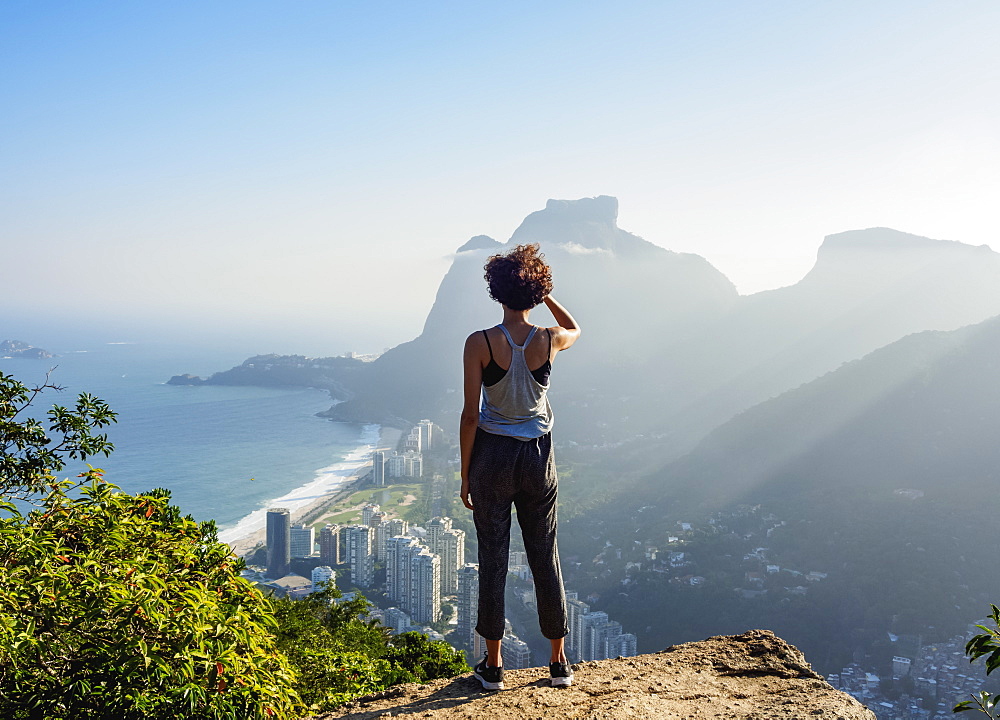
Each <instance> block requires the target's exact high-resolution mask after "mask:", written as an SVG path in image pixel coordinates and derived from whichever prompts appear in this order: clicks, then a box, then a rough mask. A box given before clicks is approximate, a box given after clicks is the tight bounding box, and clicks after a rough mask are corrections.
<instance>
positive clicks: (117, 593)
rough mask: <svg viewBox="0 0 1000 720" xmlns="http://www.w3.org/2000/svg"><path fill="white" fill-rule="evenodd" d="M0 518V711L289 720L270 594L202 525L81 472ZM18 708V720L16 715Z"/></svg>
mask: <svg viewBox="0 0 1000 720" xmlns="http://www.w3.org/2000/svg"><path fill="white" fill-rule="evenodd" d="M72 485H73V483H70V482H68V481H63V482H60V483H56V484H55V485H54V486H53V488H52V490H51V491H50V492H49V494H48V495H47V496H46V497H45V498H44V499H43V500H42V501H41V507H40V508H39V509H36V510H33V511H31V512H30V513H28V514H27V515H22V514H20V513H19V512H18V511H17V510H16V509H15V507H14V505H13V504H10V503H4V504H3V506H2V507H3V510H4V511H6V513H8V515H9V517H6V518H3V519H2V521H0V571H2V572H0V698H2V700H0V709H2V710H3V712H2V714H3V715H4V716H5V717H29V718H34V717H44V718H67V719H68V718H74V719H76V718H98V717H102V718H103V717H116V718H123V719H129V718H181V717H184V718H212V719H215V718H219V719H222V718H233V719H235V718H267V717H289V716H292V715H293V713H294V711H295V710H296V708H297V707H298V705H299V703H298V700H297V697H296V695H295V692H294V690H293V688H292V682H293V674H292V672H291V670H290V668H289V667H288V664H287V661H286V660H285V658H284V657H283V656H282V655H281V654H280V653H279V652H278V651H277V649H276V647H275V640H274V635H273V630H274V627H275V624H274V619H273V616H272V614H271V612H270V605H269V602H268V600H267V599H266V598H265V597H264V596H263V595H262V594H261V593H260V592H259V591H258V590H257V589H256V588H255V587H254V586H253V585H252V584H251V583H250V582H248V581H246V580H244V579H243V578H242V577H240V570H241V569H242V561H240V560H239V559H237V558H236V557H234V556H233V555H232V553H231V551H230V549H229V547H228V546H227V545H225V544H223V543H220V542H218V541H217V539H216V533H215V526H214V524H213V523H210V522H209V523H197V522H195V521H194V520H193V519H191V518H190V517H182V516H181V515H180V512H179V511H178V509H177V508H176V507H175V506H172V505H170V504H169V499H170V496H169V493H167V492H166V491H165V490H156V491H152V492H150V493H146V494H140V495H130V494H128V493H124V492H121V491H120V490H119V489H118V488H116V487H115V486H114V485H111V484H109V483H107V482H105V481H104V479H103V478H102V476H101V473H100V471H98V470H91V471H89V472H88V473H85V484H84V485H82V486H81V487H80V493H79V497H70V496H68V495H67V493H66V490H67V489H68V488H69V487H71V486H72ZM19 713H20V714H19Z"/></svg>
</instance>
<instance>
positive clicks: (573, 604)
mask: <svg viewBox="0 0 1000 720" xmlns="http://www.w3.org/2000/svg"><path fill="white" fill-rule="evenodd" d="M589 612H590V605H588V604H587V603H585V602H584V601H583V600H580V599H578V598H577V594H576V593H575V592H567V593H566V614H567V620H568V624H569V635H567V636H566V654H567V655H568V656H569V659H570V661H571V662H579V661H580V660H581V659H582V656H581V652H580V650H581V647H580V645H581V639H582V638H583V618H584V617H586V615H587V614H588V613H589Z"/></svg>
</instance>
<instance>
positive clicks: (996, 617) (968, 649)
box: [953, 605, 1000, 720]
mask: <svg viewBox="0 0 1000 720" xmlns="http://www.w3.org/2000/svg"><path fill="white" fill-rule="evenodd" d="M990 608H991V609H992V613H991V615H990V616H991V617H992V619H993V627H990V626H988V625H976V627H978V628H979V629H980V630H982V631H983V632H981V633H980V634H978V635H975V636H973V638H972V639H971V640H969V642H968V643H966V645H965V654H966V655H968V656H969V662H970V663H971V662H975V661H976V660H978V659H979V658H981V657H984V656H985V657H986V674H987V675H989V674H990V673H992V672H993V671H994V670H996V669H997V668H998V667H1000V608H998V607H997V606H996V605H990ZM998 705H1000V693H998V694H996V695H990V694H989V693H988V692H986V691H980V692H979V694H978V695H973V696H972V700H964V701H962V702H960V703H958V705H956V706H955V707H954V708H953V712H957V713H958V712H964V711H966V710H979V712H981V713H984V714H985V715H986V716H987V717H989V718H992V720H1000V709H998V707H997V706H998Z"/></svg>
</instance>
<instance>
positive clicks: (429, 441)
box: [417, 420, 434, 451]
mask: <svg viewBox="0 0 1000 720" xmlns="http://www.w3.org/2000/svg"><path fill="white" fill-rule="evenodd" d="M417 430H418V431H419V432H420V449H421V451H423V450H430V449H431V448H432V447H434V423H432V422H431V421H430V420H421V421H420V422H418V423H417Z"/></svg>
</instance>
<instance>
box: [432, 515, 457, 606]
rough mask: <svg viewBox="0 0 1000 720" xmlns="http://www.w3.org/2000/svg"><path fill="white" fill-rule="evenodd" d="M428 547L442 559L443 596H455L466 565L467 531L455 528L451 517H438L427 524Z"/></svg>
mask: <svg viewBox="0 0 1000 720" xmlns="http://www.w3.org/2000/svg"><path fill="white" fill-rule="evenodd" d="M427 546H428V547H429V548H430V551H431V552H432V553H435V554H436V555H438V556H439V557H440V558H441V594H442V595H454V594H455V593H456V592H458V569H459V568H460V567H462V566H463V565H465V531H464V530H459V529H457V528H453V527H452V520H451V518H449V517H436V518H434V519H433V520H431V521H430V522H429V523H428V524H427Z"/></svg>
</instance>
